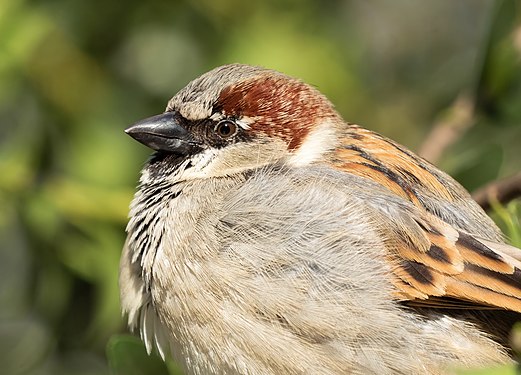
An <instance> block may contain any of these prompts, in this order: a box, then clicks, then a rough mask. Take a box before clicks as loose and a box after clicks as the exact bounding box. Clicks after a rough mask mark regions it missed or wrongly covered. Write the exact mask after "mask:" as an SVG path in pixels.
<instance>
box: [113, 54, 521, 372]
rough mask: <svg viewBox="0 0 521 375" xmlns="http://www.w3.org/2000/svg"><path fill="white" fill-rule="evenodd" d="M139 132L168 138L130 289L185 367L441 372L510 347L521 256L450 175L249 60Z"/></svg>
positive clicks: (137, 324) (147, 180) (147, 324)
mask: <svg viewBox="0 0 521 375" xmlns="http://www.w3.org/2000/svg"><path fill="white" fill-rule="evenodd" d="M126 132H127V133H128V134H129V135H130V136H132V137H133V138H135V139H136V140H138V141H139V142H141V143H143V144H145V145H147V146H149V147H150V148H152V149H154V150H156V153H155V154H154V155H153V157H152V158H151V159H150V160H149V162H148V163H147V165H146V166H145V168H144V169H143V172H142V175H141V180H140V185H139V189H138V192H137V193H136V195H135V198H134V200H133V202H132V205H131V211H130V221H129V223H128V226H127V232H128V237H127V241H126V244H125V247H124V250H123V255H122V258H121V269H120V280H119V283H120V289H121V302H122V307H123V311H124V312H125V313H127V314H128V321H129V325H130V326H131V327H132V328H139V329H140V331H141V337H142V339H143V340H144V342H145V344H146V347H147V349H148V350H149V351H150V350H151V349H152V347H153V346H155V347H156V348H157V350H158V351H159V353H160V354H161V355H162V356H163V357H164V356H165V355H167V354H172V355H173V356H174V358H175V359H176V360H177V361H178V362H179V363H180V364H182V365H183V366H184V368H185V371H186V373H188V374H252V375H253V374H304V373H307V374H347V373H349V374H351V373H352V374H398V373H399V374H420V373H429V374H438V373H446V372H450V370H451V369H452V368H454V367H461V366H463V367H465V366H467V367H469V366H482V365H485V364H491V363H501V362H507V361H510V360H511V359H510V352H509V348H508V344H507V342H508V332H509V330H510V328H511V326H512V324H513V322H515V321H516V320H517V319H518V318H519V317H520V314H519V313H520V312H521V253H520V252H519V251H520V250H519V249H517V248H514V247H512V246H509V245H506V244H505V243H504V242H503V237H502V235H501V233H500V231H499V229H498V228H497V227H496V226H495V225H494V224H493V222H492V221H491V220H490V219H489V218H488V217H487V216H486V214H485V213H484V212H483V211H482V210H481V209H480V208H479V206H478V205H477V204H476V203H475V202H474V201H472V199H471V198H470V196H469V194H468V193H467V192H466V191H465V190H464V189H463V188H462V187H461V186H460V185H459V184H458V183H457V182H456V181H454V180H453V179H452V178H451V177H449V176H448V175H447V174H445V173H443V172H441V171H440V170H438V169H436V168H435V167H434V166H432V165H431V164H429V163H428V162H427V161H425V160H423V159H421V158H419V157H418V156H416V155H414V154H413V153H412V152H411V151H409V150H407V149H406V148H405V147H403V146H401V145H399V144H397V143H395V142H393V141H391V140H389V139H387V138H385V137H383V136H381V135H379V134H376V133H373V132H371V131H369V130H366V129H363V128H361V127H359V126H357V125H354V124H349V123H346V122H344V121H343V120H342V119H341V118H340V116H339V115H338V113H337V112H335V110H334V109H333V106H332V104H331V103H330V102H329V101H328V100H327V99H326V98H325V97H324V96H323V95H321V94H320V93H319V92H318V91H317V90H316V89H314V88H312V87H310V86H308V85H306V84H305V83H303V82H301V81H299V80H296V79H293V78H290V77H287V76H285V75H283V74H281V73H278V72H275V71H272V70H267V69H263V68H258V67H252V66H248V65H240V64H233V65H226V66H222V67H219V68H216V69H214V70H212V71H210V72H208V73H206V74H204V75H202V76H201V77H199V78H197V79H196V80H194V81H192V82H191V83H189V84H188V85H187V86H186V87H185V88H184V89H182V90H181V91H180V92H179V93H178V94H177V95H175V96H174V97H173V98H172V99H171V100H170V102H169V103H168V107H167V109H166V112H165V113H163V114H161V115H158V116H154V117H151V118H148V119H146V120H143V121H141V122H138V123H136V124H135V125H133V126H131V127H130V128H128V129H127V130H126Z"/></svg>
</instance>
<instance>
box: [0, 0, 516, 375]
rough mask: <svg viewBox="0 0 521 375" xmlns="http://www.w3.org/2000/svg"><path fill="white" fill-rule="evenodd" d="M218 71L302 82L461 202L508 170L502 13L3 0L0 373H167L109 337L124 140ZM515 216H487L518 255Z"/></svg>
mask: <svg viewBox="0 0 521 375" xmlns="http://www.w3.org/2000/svg"><path fill="white" fill-rule="evenodd" d="M230 62H243V63H250V64H254V65H263V66H266V67H270V68H274V69H278V70H281V71H283V72H285V73H288V74H290V75H293V76H297V77H300V78H302V79H303V80H305V81H306V82H308V83H311V84H313V85H315V86H316V87H318V88H319V89H320V90H321V91H322V92H323V93H325V94H326V95H327V96H328V97H329V98H330V99H331V100H332V101H333V102H334V103H335V105H336V107H337V109H338V110H339V111H340V112H341V113H342V115H343V116H344V118H345V119H347V120H349V121H350V122H356V123H359V124H362V125H364V126H366V127H368V128H370V129H373V130H376V131H378V132H381V133H383V134H385V135H387V136H389V137H391V138H394V139H395V140H397V141H399V142H400V143H403V144H405V145H406V146H408V147H410V148H412V149H413V150H417V151H418V150H419V151H421V152H422V153H423V154H424V155H425V156H428V157H429V158H431V159H432V160H433V161H434V162H435V163H436V164H437V165H439V166H440V167H442V168H443V169H445V170H446V171H447V172H449V173H451V174H452V175H453V176H454V177H456V178H457V179H458V180H459V181H460V182H461V183H463V184H464V185H465V186H466V187H467V188H468V189H470V190H471V191H472V190H474V189H476V188H478V187H480V186H482V185H483V184H485V183H487V182H489V181H492V180H495V179H497V178H499V177H503V176H508V175H511V174H514V173H516V172H518V171H519V170H521V6H520V3H519V2H518V1H506V0H505V1H499V0H497V1H495V0H460V1H453V0H437V1H429V2H427V1H422V2H420V1H413V0H394V1H392V2H391V1H385V0H351V1H347V0H346V1H334V0H326V1H319V0H316V1H313V0H270V1H263V2H260V1H259V2H247V1H240V0H229V1H224V0H193V1H189V0H186V1H164V0H163V1H160V0H151V1H135V0H127V1H126V2H116V1H108V0H103V1H102V0H91V1H81V0H33V1H30V0H2V1H0V373H1V374H9V375H11V374H109V373H111V368H112V372H113V373H117V374H143V373H149V374H167V373H168V372H170V373H176V370H175V369H174V366H172V365H171V364H169V365H168V369H167V368H166V367H165V366H164V365H163V364H162V363H161V362H159V361H157V358H155V357H151V358H148V357H147V356H146V355H144V354H143V349H142V345H141V344H140V343H139V341H138V340H137V339H134V338H132V337H130V336H125V335H123V334H124V333H125V332H126V328H125V324H124V322H123V319H122V318H121V316H120V312H119V297H118V287H117V273H118V261H119V254H120V251H121V247H122V245H123V241H124V237H125V234H124V227H125V224H126V215H127V209H128V205H129V203H130V200H131V198H132V195H133V192H134V187H135V185H136V181H137V179H138V173H139V170H140V168H141V166H142V165H143V163H144V161H145V160H146V158H147V155H148V154H149V153H150V151H149V150H147V149H146V148H145V147H144V146H141V145H139V144H138V143H137V142H134V141H133V140H131V139H130V138H129V137H127V136H126V135H125V134H124V133H123V129H124V128H125V127H126V126H128V125H129V124H131V123H133V122H134V121H137V120H139V119H141V118H144V117H148V116H151V115H153V114H157V113H160V112H162V111H163V109H164V107H165V105H166V102H167V100H168V99H169V98H170V97H171V96H172V95H173V94H174V93H175V92H176V91H177V90H178V89H180V88H181V87H183V86H184V85H185V84H186V83H187V82H189V81H190V80H191V79H193V78H195V77H196V76H198V75H199V74H201V73H203V72H205V71H206V70H209V69H211V68H213V67H215V66H217V65H221V64H224V63H230ZM433 128H434V129H438V130H439V129H442V132H441V134H442V135H443V134H445V135H444V136H443V137H441V141H440V137H439V134H438V135H436V134H437V133H431V129H433ZM443 129H445V130H447V129H448V130H449V131H448V132H445V133H444V131H443ZM454 132H455V133H454ZM458 132H459V133H458ZM454 134H455V136H453V135H454ZM451 137H452V138H453V139H452V138H451ZM447 139H449V141H447V142H446V143H447V144H446V145H445V146H444V145H443V144H442V143H443V142H445V141H446V140H447ZM451 139H452V140H451ZM433 149H434V150H433ZM437 154H439V155H437ZM520 207H521V204H520V203H519V200H518V201H515V202H512V203H510V204H508V205H505V206H501V205H496V206H495V210H494V211H495V212H492V214H493V215H494V217H495V218H496V220H497V221H498V223H499V224H500V225H501V226H502V227H503V228H504V229H505V231H506V234H507V236H509V237H510V238H511V239H512V241H513V242H514V243H517V244H518V245H521V235H520V230H519V220H520V217H521V214H520V213H521V208H520ZM107 343H108V344H107ZM107 353H108V355H107ZM107 357H108V358H109V359H107ZM109 363H110V365H109ZM508 371H513V370H512V369H510V370H505V371H504V372H502V373H509V372H508Z"/></svg>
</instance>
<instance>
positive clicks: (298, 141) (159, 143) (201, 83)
mask: <svg viewBox="0 0 521 375" xmlns="http://www.w3.org/2000/svg"><path fill="white" fill-rule="evenodd" d="M339 123H341V120H340V119H339V116H338V114H337V113H336V111H335V110H334V109H333V106H332V104H331V103H330V102H329V101H328V100H327V99H326V98H325V97H324V96H323V95H322V94H320V92H318V91H317V90H316V89H315V88H313V87H311V86H309V85H307V84H305V83H303V82H301V81H299V80H297V79H294V78H290V77H288V76H286V75H283V74H281V73H278V72H276V71H273V70H268V69H263V68H258V67H252V66H248V65H241V64H232V65H225V66H221V67H218V68H216V69H214V70H212V71H210V72H208V73H205V74H203V75H202V76H200V77H199V78H197V79H195V80H194V81H192V82H190V83H189V84H188V85H187V86H186V87H185V88H183V89H182V90H181V91H179V93H177V94H176V95H175V96H174V97H173V98H172V99H171V100H170V102H169V103H168V106H167V108H166V111H165V112H164V113H163V114H160V115H157V116H154V117H150V118H147V119H145V120H143V121H140V122H138V123H136V124H134V125H132V126H131V127H129V128H128V129H127V130H126V132H127V133H128V134H129V135H130V136H132V137H133V138H135V139H136V140H138V141H139V142H141V143H143V144H145V145H146V146H148V147H150V148H152V149H154V150H156V151H157V152H156V154H155V155H154V157H153V158H152V159H151V161H150V163H149V164H148V167H147V169H145V172H147V170H148V173H154V174H155V175H157V176H161V177H166V178H169V177H172V176H175V178H176V179H191V178H207V177H219V176H225V175H231V174H234V173H238V172H242V171H245V170H249V169H254V168H258V167H261V166H264V165H267V164H270V163H277V162H282V163H289V164H291V165H306V164H309V163H312V162H314V161H316V160H318V159H320V158H321V157H322V156H323V154H324V153H327V152H328V151H330V150H331V149H332V148H334V146H335V145H336V139H337V128H338V124H339Z"/></svg>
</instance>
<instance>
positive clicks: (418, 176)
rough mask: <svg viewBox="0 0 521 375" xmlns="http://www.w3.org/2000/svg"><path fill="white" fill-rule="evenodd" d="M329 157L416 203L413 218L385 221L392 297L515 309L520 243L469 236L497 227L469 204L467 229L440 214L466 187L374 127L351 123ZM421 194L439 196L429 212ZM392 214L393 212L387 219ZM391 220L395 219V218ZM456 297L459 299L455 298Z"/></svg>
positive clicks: (519, 296) (519, 305)
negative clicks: (416, 212) (393, 288)
mask: <svg viewBox="0 0 521 375" xmlns="http://www.w3.org/2000/svg"><path fill="white" fill-rule="evenodd" d="M331 164H332V165H333V167H335V168H336V169H340V170H342V171H345V172H348V173H352V174H356V175H359V176H362V177H365V178H369V179H371V180H373V181H375V182H377V183H379V184H380V185H382V186H384V187H385V188H387V189H388V190H389V191H391V192H392V193H394V194H396V195H398V196H400V197H402V198H404V199H407V200H408V201H410V202H412V203H413V204H414V205H415V206H416V207H417V208H419V212H420V214H419V215H420V216H419V217H418V218H415V219H414V222H413V223H412V224H411V223H410V222H409V223H408V224H403V223H402V224H400V223H399V221H398V222H395V223H394V225H393V226H389V228H388V230H389V232H388V233H385V236H384V237H385V238H388V239H389V240H388V244H387V245H388V248H389V249H390V251H389V262H390V263H391V267H392V271H393V273H394V275H395V276H396V278H395V279H394V284H395V286H396V288H397V297H398V298H399V299H402V300H411V301H414V303H415V304H416V305H417V304H423V305H428V306H430V307H443V308H448V307H465V306H468V303H466V301H468V302H472V303H473V304H479V305H482V306H483V308H486V307H496V308H497V307H499V308H505V309H509V310H513V311H517V312H521V262H520V259H521V250H520V249H517V248H514V247H512V246H509V245H506V244H503V243H500V242H499V241H498V237H497V236H496V237H494V238H493V239H492V241H490V240H483V239H481V238H478V237H476V236H474V235H471V234H470V233H469V232H470V230H469V228H470V229H472V230H473V232H476V226H478V227H479V226H480V225H481V227H482V228H483V229H481V228H480V230H479V232H477V233H480V235H481V236H486V235H487V234H493V235H495V234H496V233H497V228H496V227H495V226H494V225H493V224H491V222H490V221H489V220H488V219H483V217H485V214H484V213H483V212H481V211H476V210H477V209H476V206H475V205H466V204H461V210H471V211H474V212H470V213H469V215H468V218H469V219H468V221H472V220H474V221H477V223H474V224H473V225H470V224H469V228H465V227H462V225H461V224H460V225H455V224H457V223H447V222H446V221H444V220H442V219H441V218H444V217H448V216H449V215H443V209H444V207H443V205H444V203H447V204H454V205H455V206H456V207H458V200H459V201H463V202H464V201H465V200H466V199H467V200H468V199H470V198H468V194H467V193H466V191H465V190H464V189H463V188H461V186H460V185H459V184H457V183H456V182H455V181H454V180H452V179H451V178H450V177H449V176H447V175H445V174H444V173H442V172H440V171H438V170H437V169H435V168H434V167H433V166H432V165H430V164H428V163H427V162H426V161H424V160H423V159H421V158H419V157H417V156H416V155H414V154H413V153H412V152H410V151H408V150H406V149H405V148H403V147H402V146H399V145H397V144H395V143H394V142H392V141H390V140H388V139H385V138H384V137H381V136H379V135H377V134H375V133H372V132H370V131H368V130H365V129H363V128H360V127H357V126H351V127H350V129H349V132H348V133H347V135H346V138H345V139H344V143H343V145H342V147H340V148H338V149H337V150H336V153H335V157H334V158H333V159H332V161H331ZM427 199H430V200H431V202H432V199H435V200H436V201H437V202H439V204H438V205H439V206H440V207H439V209H438V210H436V211H435V212H433V211H434V210H433V209H432V204H431V205H430V206H427V205H426V204H425V202H426V201H427ZM389 219H390V220H391V221H393V219H394V218H389ZM395 221H396V220H395ZM458 301H460V302H458Z"/></svg>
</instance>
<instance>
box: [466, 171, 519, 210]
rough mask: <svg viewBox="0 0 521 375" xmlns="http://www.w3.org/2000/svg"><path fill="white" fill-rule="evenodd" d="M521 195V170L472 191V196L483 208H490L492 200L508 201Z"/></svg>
mask: <svg viewBox="0 0 521 375" xmlns="http://www.w3.org/2000/svg"><path fill="white" fill-rule="evenodd" d="M518 197H521V172H519V173H518V174H515V175H513V176H511V177H508V178H505V179H503V180H497V181H492V182H491V183H489V184H487V185H485V186H483V187H482V188H479V189H478V190H476V191H475V192H474V193H472V198H474V200H475V201H476V202H478V204H479V205H480V206H481V208H483V209H484V210H488V209H490V207H491V202H499V203H502V204H505V203H508V202H510V201H511V200H513V199H515V198H518Z"/></svg>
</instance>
